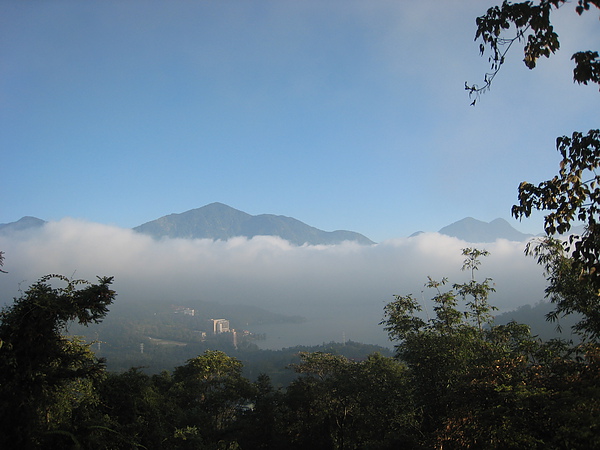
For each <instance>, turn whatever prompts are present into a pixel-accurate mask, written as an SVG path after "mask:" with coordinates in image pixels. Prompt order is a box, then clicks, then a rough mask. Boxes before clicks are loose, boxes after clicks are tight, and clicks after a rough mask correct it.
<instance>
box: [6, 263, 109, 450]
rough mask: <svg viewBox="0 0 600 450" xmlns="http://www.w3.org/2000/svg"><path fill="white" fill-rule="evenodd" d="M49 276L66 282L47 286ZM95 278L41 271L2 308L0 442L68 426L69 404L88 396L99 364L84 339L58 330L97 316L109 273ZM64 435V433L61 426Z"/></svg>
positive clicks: (19, 442) (29, 439) (46, 435)
mask: <svg viewBox="0 0 600 450" xmlns="http://www.w3.org/2000/svg"><path fill="white" fill-rule="evenodd" d="M51 281H59V282H64V283H66V286H65V287H52V286H51V284H50V282H51ZM98 281H99V283H98V284H89V283H87V282H84V281H82V280H68V279H66V278H65V277H62V276H59V275H49V276H46V277H43V278H42V279H40V281H38V282H37V283H35V284H34V285H32V286H31V287H30V288H29V289H28V290H27V291H26V292H25V293H24V294H23V296H22V297H21V298H19V299H15V301H14V303H13V305H11V306H7V307H5V308H3V309H2V311H0V340H1V341H2V342H3V344H4V345H3V346H2V348H1V349H0V421H1V422H2V423H3V426H4V429H5V432H4V433H2V435H1V437H0V444H4V445H2V446H3V447H5V448H8V447H6V445H7V444H10V445H13V446H16V447H17V448H27V447H30V446H33V445H40V444H41V443H42V442H44V441H46V440H48V439H50V438H52V437H53V436H54V437H56V436H59V435H61V434H63V435H64V433H58V431H65V430H64V429H61V427H70V422H71V421H72V419H73V418H74V417H73V410H74V409H76V408H77V407H79V406H80V405H81V404H83V403H86V402H89V401H93V399H92V397H93V390H92V387H91V385H90V383H94V382H97V381H98V380H100V379H101V378H102V377H103V376H104V364H103V362H102V361H99V360H97V359H96V358H95V357H94V355H93V353H92V352H91V351H90V349H89V346H88V345H85V344H83V343H82V342H81V341H79V340H77V339H69V338H67V337H65V336H63V332H64V331H65V328H66V326H67V324H68V323H69V322H70V321H73V320H76V321H78V322H79V323H82V324H87V323H91V322H98V321H100V320H101V319H102V318H103V317H104V315H105V314H106V312H107V311H108V305H110V304H111V303H112V301H113V299H114V297H115V293H114V291H112V290H111V289H110V284H111V282H112V278H99V279H98ZM67 434H68V433H67Z"/></svg>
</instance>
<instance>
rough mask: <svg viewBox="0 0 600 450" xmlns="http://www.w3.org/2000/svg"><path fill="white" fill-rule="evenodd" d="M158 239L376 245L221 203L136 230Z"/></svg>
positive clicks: (351, 235)
mask: <svg viewBox="0 0 600 450" xmlns="http://www.w3.org/2000/svg"><path fill="white" fill-rule="evenodd" d="M134 230H135V231H137V232H139V233H143V234H148V235H150V236H153V237H155V238H161V237H171V238H185V239H222V240H226V239H229V238H232V237H236V236H243V237H247V238H251V237H254V236H263V235H264V236H279V237H281V238H282V239H286V240H287V241H289V242H291V243H292V244H295V245H303V244H305V243H308V244H312V245H318V244H326V245H327V244H339V243H341V242H343V241H355V242H358V243H359V244H363V245H370V244H373V241H371V240H370V239H368V238H367V237H365V236H363V235H362V234H359V233H355V232H352V231H341V230H338V231H331V232H329V231H322V230H319V229H317V228H314V227H311V226H309V225H306V224H305V223H303V222H300V221H299V220H296V219H294V218H292V217H285V216H276V215H273V214H260V215H257V216H252V215H250V214H247V213H245V212H243V211H239V210H237V209H235V208H232V207H230V206H227V205H224V204H222V203H211V204H210V205H206V206H203V207H202V208H197V209H192V210H190V211H186V212H183V213H181V214H170V215H168V216H164V217H161V218H159V219H156V220H153V221H151V222H147V223H145V224H143V225H140V226H138V227H135V228H134Z"/></svg>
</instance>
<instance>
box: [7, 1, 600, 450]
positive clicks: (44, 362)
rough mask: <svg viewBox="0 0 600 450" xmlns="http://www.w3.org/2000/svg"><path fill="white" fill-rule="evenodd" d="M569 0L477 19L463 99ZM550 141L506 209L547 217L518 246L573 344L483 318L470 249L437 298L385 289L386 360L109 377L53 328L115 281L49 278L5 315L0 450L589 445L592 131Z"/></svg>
mask: <svg viewBox="0 0 600 450" xmlns="http://www.w3.org/2000/svg"><path fill="white" fill-rule="evenodd" d="M564 3H566V2H565V1H564V0H541V1H539V2H529V1H528V2H520V3H510V2H507V1H506V2H503V3H502V5H501V6H497V7H492V8H490V9H489V10H488V12H487V13H486V15H484V16H482V17H479V18H478V19H477V33H476V39H479V40H480V42H481V47H480V49H481V52H482V54H483V53H485V52H486V51H488V52H490V54H491V56H490V58H489V61H490V64H491V69H492V72H491V73H490V74H487V75H486V76H485V84H484V86H482V87H477V86H474V85H473V86H468V85H466V86H465V88H466V89H467V90H468V91H469V93H470V94H471V95H472V98H473V104H475V103H476V102H477V101H478V100H479V97H480V95H481V94H482V93H483V92H485V91H487V90H488V89H489V88H490V86H491V83H492V80H493V79H494V78H495V76H496V75H497V73H498V72H499V70H500V68H501V67H502V66H503V64H504V63H505V60H506V55H507V52H508V50H509V49H510V47H511V46H512V45H513V44H514V43H522V44H523V47H524V54H525V59H524V62H525V64H526V65H527V67H529V68H531V69H532V68H534V67H535V66H536V61H537V60H538V59H539V58H540V57H542V56H543V57H549V56H551V54H553V53H554V52H555V51H556V50H557V49H558V48H559V40H558V35H557V34H556V32H555V31H554V28H553V27H552V24H551V20H550V13H551V11H553V10H555V9H557V8H559V7H561V6H563V4H564ZM592 6H595V7H597V8H600V2H599V1H597V0H578V2H577V6H576V12H577V14H580V15H581V14H584V13H585V12H586V11H588V10H589V9H590V8H591V7H592ZM512 32H514V33H515V35H514V36H513V37H512V38H507V37H506V36H505V34H506V33H512ZM573 61H574V63H575V69H574V80H575V81H576V82H578V83H582V84H588V83H596V84H600V59H599V55H598V52H596V51H583V52H577V53H575V54H574V55H573ZM559 119H560V118H556V120H559ZM557 150H558V151H559V152H560V154H561V157H562V161H561V163H560V169H559V172H558V175H556V176H554V177H553V178H551V179H550V180H548V181H545V182H542V183H540V184H538V185H533V184H531V183H526V182H523V183H522V184H521V186H520V187H519V199H518V205H516V206H514V207H513V215H514V216H515V217H517V218H521V217H529V216H530V215H531V213H532V211H534V210H542V211H547V215H546V216H545V232H546V235H547V237H546V238H543V239H540V240H538V241H532V242H530V243H529V245H528V247H527V250H526V251H527V253H528V254H530V255H531V256H533V257H535V258H536V259H537V261H538V263H539V264H540V265H541V266H542V267H543V268H544V270H545V273H546V276H547V288H546V293H547V296H548V298H549V300H550V302H551V303H552V309H551V310H550V311H549V312H548V313H546V318H547V319H548V320H549V321H551V322H556V321H557V320H559V319H561V318H564V317H576V319H575V321H574V324H573V326H572V329H573V332H574V333H575V334H576V336H577V337H578V339H577V340H568V341H567V340H560V339H549V340H544V339H541V338H540V337H538V336H535V335H533V334H532V332H531V330H530V327H529V326H528V325H527V324H523V323H518V322H516V321H508V322H506V323H502V324H500V323H495V322H494V320H493V312H494V306H493V305H492V304H491V303H490V301H489V296H490V294H491V293H492V292H493V291H494V284H493V281H492V280H491V279H489V278H486V279H483V280H479V279H478V278H477V276H476V275H477V270H478V268H479V266H480V264H481V263H482V262H483V260H484V258H485V257H486V256H488V253H487V252H486V251H485V250H479V249H476V248H465V249H464V250H463V257H464V264H463V270H464V271H466V272H467V273H469V274H470V278H469V281H467V282H465V283H452V282H450V281H449V280H447V279H441V280H435V279H432V278H428V279H427V280H426V286H427V287H428V288H430V289H432V290H433V292H434V295H433V297H432V298H431V299H430V300H429V301H430V303H428V304H427V305H425V304H423V302H422V301H421V300H419V299H416V298H415V297H413V296H412V295H395V296H394V297H393V300H392V301H391V302H390V303H388V304H387V305H386V306H385V308H384V311H383V320H382V322H381V325H382V326H383V327H384V329H385V330H386V331H387V332H388V334H389V337H390V339H391V341H392V342H393V344H394V346H395V352H394V355H393V356H387V355H384V354H382V353H381V352H372V353H370V354H368V355H366V356H364V357H363V356H359V355H357V354H354V353H352V352H350V353H349V354H347V355H344V354H343V349H340V348H339V346H330V347H328V346H324V347H323V348H321V349H316V350H318V351H314V350H315V349H301V348H297V349H293V350H291V352H292V353H293V354H294V358H295V359H291V360H290V359H289V354H287V355H286V356H284V357H283V358H282V361H281V362H282V363H284V364H285V365H287V366H288V368H289V369H286V370H288V371H289V372H288V373H290V374H292V375H291V376H290V377H289V379H287V380H285V382H282V381H281V380H279V381H277V382H274V381H273V379H272V378H271V377H270V376H269V375H267V374H266V373H264V372H263V373H251V374H248V373H244V367H243V366H244V364H243V363H242V361H241V360H240V359H239V358H237V357H236V356H232V354H233V353H232V352H233V350H232V352H230V353H231V354H228V353H227V352H225V351H222V350H215V349H208V348H202V347H201V345H202V342H201V340H199V341H198V342H197V344H198V347H197V350H198V354H196V355H194V356H192V357H190V358H188V359H187V360H186V361H185V362H184V363H183V364H181V365H177V366H176V367H174V368H173V369H172V370H171V369H167V370H162V371H159V372H158V373H146V372H144V370H143V368H141V367H130V368H126V369H125V368H123V370H118V371H109V370H107V368H106V361H105V360H104V359H103V358H101V357H99V356H98V355H97V354H95V353H94V351H93V348H92V345H93V344H90V343H87V342H85V341H82V340H81V339H78V338H76V337H72V336H69V335H67V334H66V333H65V332H66V330H67V329H68V327H69V326H70V325H71V324H72V323H76V324H79V325H82V326H86V325H90V324H94V323H98V322H100V321H102V320H103V319H104V318H105V317H106V316H107V314H108V313H109V307H110V306H111V304H112V303H113V301H114V299H115V295H116V293H115V292H114V291H113V290H112V289H111V284H112V278H110V277H101V278H98V280H97V282H94V283H90V282H87V281H83V280H73V279H70V278H67V277H64V276H61V275H48V276H45V277H43V278H41V279H40V280H39V281H38V282H36V283H34V284H33V285H31V286H30V287H29V288H28V289H27V290H26V291H25V292H23V293H22V295H21V296H20V297H19V298H17V299H15V301H14V302H13V303H12V304H11V305H8V306H6V307H4V308H3V309H2V311H1V312H0V423H2V433H1V434H0V447H1V448H3V449H13V448H14V449H30V448H31V449H38V448H39V449H54V448H56V449H69V448H73V449H132V448H134V449H163V448H164V449H206V450H209V449H210V450H225V449H228V450H233V449H315V450H316V449H340V450H341V449H398V448H407V449H454V448H478V449H479V448H482V449H542V448H543V449H566V448H568V449H586V450H587V449H593V448H600V308H598V305H599V292H600V249H599V243H600V224H599V223H598V222H597V218H598V214H599V213H600V187H599V186H600V175H597V174H596V171H597V169H598V168H600V130H590V131H589V132H587V133H582V132H574V133H573V134H572V136H562V137H559V138H558V139H557ZM576 221H578V222H582V223H583V224H584V225H585V231H584V233H583V234H582V235H581V236H570V237H569V238H566V239H565V240H564V241H559V240H556V239H555V238H554V236H556V235H557V233H558V234H567V233H568V232H569V231H570V229H571V225H572V224H574V223H575V222H576ZM2 263H3V254H2V252H0V266H2ZM425 308H426V309H425ZM424 311H433V314H432V315H431V316H428V315H425V316H424V314H423V312H424ZM132 331H134V330H132ZM171 331H172V333H173V335H172V336H171V337H173V338H175V337H177V338H178V339H179V338H181V339H187V340H192V341H193V340H194V339H195V338H194V336H193V335H181V336H177V335H176V333H179V332H180V330H179V329H178V328H177V327H174V328H172V329H171ZM353 347H359V349H360V346H355V345H354V344H350V345H348V347H347V349H349V350H350V349H352V348H353ZM362 350H364V348H362ZM359 353H360V351H359ZM165 364H166V365H168V364H167V363H165Z"/></svg>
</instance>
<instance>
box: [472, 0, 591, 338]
mask: <svg viewBox="0 0 600 450" xmlns="http://www.w3.org/2000/svg"><path fill="white" fill-rule="evenodd" d="M569 3H570V2H567V1H566V0H539V1H537V2H533V1H524V2H518V3H512V2H508V1H504V2H503V3H502V5H501V6H494V7H492V8H489V9H488V10H487V12H486V14H485V15H483V16H481V17H478V18H477V20H476V24H477V31H476V34H475V39H476V40H479V41H480V51H481V54H482V55H483V54H485V53H486V52H489V62H490V68H491V72H490V73H488V74H486V76H485V78H484V84H483V86H481V87H479V86H477V85H471V86H469V85H465V88H466V89H467V90H468V91H469V94H470V95H471V96H472V97H473V104H475V103H476V102H477V100H478V99H479V97H480V94H481V93H482V92H485V91H486V90H488V89H489V88H490V86H491V84H492V81H493V79H494V77H495V76H496V75H497V74H498V72H499V71H500V69H501V67H502V66H503V64H504V63H505V61H506V58H507V55H508V52H509V50H510V48H511V47H512V46H513V45H515V44H518V45H522V46H523V52H524V60H523V61H524V63H525V65H526V66H527V67H528V68H530V69H533V68H535V67H536V63H537V61H538V59H539V58H541V57H547V58H548V57H550V56H551V55H552V54H554V53H555V52H556V51H557V50H558V49H559V48H560V40H559V36H558V33H557V32H556V31H555V29H554V26H553V24H552V13H553V12H554V11H556V10H557V9H559V8H562V7H565V6H566V5H567V4H569ZM593 7H595V8H596V11H597V10H598V9H600V1H599V0H578V1H577V4H576V6H575V12H576V13H577V14H578V15H582V14H585V13H588V11H589V10H590V9H593ZM591 42H593V43H594V44H595V45H597V43H598V41H597V39H593V40H592V41H591ZM571 59H572V60H573V62H574V68H573V80H574V81H575V82H577V83H579V84H588V83H594V84H597V85H600V57H599V54H598V51H597V49H585V48H584V49H582V50H581V51H578V52H576V53H574V54H573V56H572V58H571ZM556 148H557V150H558V151H559V152H560V155H561V157H562V160H561V162H560V166H559V170H558V174H557V175H555V176H554V177H552V178H551V179H549V180H547V181H543V182H541V183H539V184H533V183H529V182H525V181H524V182H522V183H521V185H520V186H519V196H518V200H519V203H518V204H517V205H515V206H513V208H512V214H513V216H515V217H516V218H519V219H521V218H524V217H529V216H530V215H531V213H532V211H534V210H541V211H546V212H547V214H546V215H545V219H544V229H545V232H546V234H547V236H548V237H552V236H554V235H555V234H559V235H560V234H564V233H568V232H570V231H571V228H572V226H573V224H574V223H576V222H577V221H580V222H583V224H584V225H585V229H584V232H583V233H582V234H581V235H571V236H569V238H568V240H565V241H564V244H563V245H564V252H558V253H557V248H556V246H555V244H556V242H555V241H554V242H552V241H547V242H546V244H547V245H545V247H544V248H542V247H538V250H539V252H538V253H537V256H540V258H539V260H540V262H541V263H542V264H544V265H545V267H546V269H547V270H548V271H550V272H549V281H550V283H551V286H550V288H549V289H550V292H549V295H550V298H551V299H552V300H553V301H555V302H557V305H558V306H557V309H556V310H555V315H554V316H551V317H556V315H557V314H569V313H571V312H581V313H583V314H589V313H590V312H592V311H595V309H597V307H598V304H599V300H600V297H599V296H600V216H599V215H600V174H598V173H597V169H598V168H600V130H598V129H592V130H589V131H587V132H580V131H575V132H573V133H572V134H571V136H560V137H558V138H557V139H556ZM534 253H535V252H534ZM566 258H569V259H568V260H567V259H566ZM565 264H567V265H568V270H567V266H566V265H565ZM552 271H554V272H552ZM561 274H562V275H564V276H565V277H566V279H565V280H564V281H562V282H559V276H560V275H561ZM575 279H577V280H579V281H578V282H581V283H583V284H584V285H585V286H584V287H581V289H579V288H578V289H577V292H578V293H582V292H583V291H585V292H584V295H583V297H580V296H578V294H577V295H575V293H574V291H573V290H569V289H564V288H565V287H566V286H567V285H569V284H572V283H573V282H574V281H575ZM561 285H562V287H561ZM590 293H592V295H590ZM594 296H595V298H594ZM591 305H593V307H592V306H591ZM588 318H589V320H588V322H587V323H584V324H583V326H586V327H588V330H592V329H593V330H594V331H593V334H594V333H595V334H597V330H600V323H599V322H598V320H599V318H598V317H596V315H593V316H589V317H588ZM593 322H596V323H593ZM590 326H591V328H590ZM580 331H581V328H580Z"/></svg>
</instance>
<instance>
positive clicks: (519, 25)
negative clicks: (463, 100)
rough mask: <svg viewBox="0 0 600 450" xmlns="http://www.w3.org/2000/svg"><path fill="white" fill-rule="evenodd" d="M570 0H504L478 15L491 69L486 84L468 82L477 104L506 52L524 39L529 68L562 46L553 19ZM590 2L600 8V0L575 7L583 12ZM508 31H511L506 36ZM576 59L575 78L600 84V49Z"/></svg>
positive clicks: (480, 37) (583, 1) (481, 48)
mask: <svg viewBox="0 0 600 450" xmlns="http://www.w3.org/2000/svg"><path fill="white" fill-rule="evenodd" d="M566 3H568V2H567V0H539V1H538V2H537V3H535V2H533V1H525V2H518V3H512V2H508V1H506V0H505V1H504V2H503V3H502V6H494V7H491V8H489V9H488V10H487V12H486V14H485V15H483V16H481V17H478V18H477V19H476V24H477V32H476V33H475V40H480V41H481V42H480V44H479V51H480V53H481V55H484V54H485V52H486V50H489V52H490V56H489V58H488V61H489V63H490V69H491V72H489V73H486V75H485V77H484V84H483V86H481V87H480V86H477V85H468V84H467V83H465V89H466V90H467V91H469V95H470V96H471V97H472V98H473V103H472V104H473V105H474V104H475V103H476V102H477V100H479V96H480V95H481V94H482V93H483V92H485V91H487V90H488V89H490V87H491V85H492V81H493V80H494V78H495V77H496V75H497V74H498V72H499V71H500V69H501V68H502V66H503V65H504V63H505V62H506V56H507V54H508V52H509V50H510V49H511V47H512V46H513V45H514V44H515V42H518V43H523V44H524V45H523V53H524V59H523V62H524V63H525V65H526V66H527V67H528V68H529V69H533V68H535V67H536V65H537V60H538V59H539V58H540V57H542V56H544V57H546V58H549V57H550V56H551V55H552V54H554V53H555V52H556V51H557V50H558V49H559V48H560V41H559V38H558V34H557V33H556V31H554V27H553V25H552V22H551V14H552V10H553V9H558V8H560V7H562V6H564V5H565V4H566ZM590 6H596V7H597V8H600V1H599V0H578V2H577V6H576V7H575V11H576V12H577V14H579V15H582V14H583V13H584V12H585V11H588V10H589V9H590ZM505 33H511V34H510V36H509V37H505ZM571 59H572V60H573V61H575V67H574V69H573V79H574V81H576V82H577V83H580V84H588V83H596V84H600V59H599V57H598V52H597V51H592V50H585V51H580V52H576V53H575V54H573V56H572V57H571Z"/></svg>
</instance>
